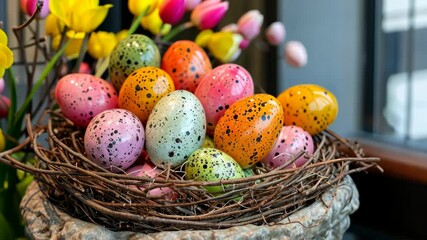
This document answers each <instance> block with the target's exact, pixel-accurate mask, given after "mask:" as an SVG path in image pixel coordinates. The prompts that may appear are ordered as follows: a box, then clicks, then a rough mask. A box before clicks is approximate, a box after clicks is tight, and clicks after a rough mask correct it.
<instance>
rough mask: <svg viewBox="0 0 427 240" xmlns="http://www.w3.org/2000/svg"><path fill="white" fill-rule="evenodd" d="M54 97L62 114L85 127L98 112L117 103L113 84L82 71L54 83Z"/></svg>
mask: <svg viewBox="0 0 427 240" xmlns="http://www.w3.org/2000/svg"><path fill="white" fill-rule="evenodd" d="M55 98H56V101H57V102H58V105H59V108H60V109H61V111H62V113H63V114H64V116H65V117H66V118H68V119H70V120H71V121H72V122H73V123H74V124H76V125H77V126H81V127H86V126H87V125H88V124H89V122H90V120H91V119H92V118H94V117H95V116H96V115H97V114H98V113H100V112H102V111H104V110H108V109H113V108H116V107H117V105H118V95H117V92H116V90H115V89H114V87H113V85H111V84H110V83H109V82H107V81H105V80H104V79H102V78H98V77H95V76H93V75H90V74H82V73H72V74H68V75H66V76H64V77H62V78H61V79H60V80H59V81H58V84H57V85H56V88H55Z"/></svg>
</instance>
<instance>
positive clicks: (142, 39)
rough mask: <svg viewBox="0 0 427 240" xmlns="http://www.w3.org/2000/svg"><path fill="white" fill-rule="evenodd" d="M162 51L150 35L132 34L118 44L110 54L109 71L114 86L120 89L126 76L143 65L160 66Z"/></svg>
mask: <svg viewBox="0 0 427 240" xmlns="http://www.w3.org/2000/svg"><path fill="white" fill-rule="evenodd" d="M160 60H161V57H160V52H159V49H158V48H157V45H156V44H155V43H154V42H153V40H151V39H150V38H149V37H147V36H145V35H142V34H132V35H130V36H128V37H127V38H125V39H123V40H122V41H120V42H119V44H117V46H116V48H115V49H114V50H113V52H112V53H111V56H110V63H109V66H108V72H109V75H110V78H111V81H112V83H113V85H114V87H115V88H116V89H117V90H120V87H121V86H122V84H123V82H124V81H125V80H126V78H127V77H128V76H129V75H130V74H131V73H132V72H133V71H135V70H137V69H139V68H141V67H147V66H154V67H160Z"/></svg>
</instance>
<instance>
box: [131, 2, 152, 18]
mask: <svg viewBox="0 0 427 240" xmlns="http://www.w3.org/2000/svg"><path fill="white" fill-rule="evenodd" d="M157 5H158V0H129V1H128V8H129V11H130V12H131V13H132V14H133V15H134V16H139V15H140V14H141V13H142V12H144V11H147V12H146V13H145V15H148V14H150V13H152V12H153V11H154V9H156V8H157ZM147 9H148V10H147Z"/></svg>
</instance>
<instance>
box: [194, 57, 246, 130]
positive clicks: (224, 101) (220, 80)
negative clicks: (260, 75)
mask: <svg viewBox="0 0 427 240" xmlns="http://www.w3.org/2000/svg"><path fill="white" fill-rule="evenodd" d="M194 94H195V95H196V97H197V98H198V99H199V100H200V102H201V103H202V105H203V108H204V109H205V112H206V121H207V124H208V129H207V132H208V134H212V135H213V133H214V130H215V126H216V123H217V122H218V120H219V118H220V117H221V116H222V115H224V112H225V110H226V109H228V108H229V107H230V106H231V105H232V104H233V103H234V102H236V101H237V100H239V99H241V98H244V97H247V96H251V95H253V94H254V83H253V80H252V77H251V75H250V74H249V73H248V71H246V69H245V68H243V67H242V66H239V65H237V64H231V63H230V64H223V65H220V66H218V67H216V68H214V69H213V70H212V71H211V72H209V73H208V74H206V76H205V77H204V78H203V79H202V81H201V82H200V84H199V86H198V87H197V88H196V92H195V93H194Z"/></svg>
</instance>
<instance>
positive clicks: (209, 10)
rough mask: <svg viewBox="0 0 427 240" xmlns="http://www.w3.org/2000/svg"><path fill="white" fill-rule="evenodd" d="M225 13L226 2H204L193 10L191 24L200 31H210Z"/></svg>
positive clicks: (218, 0) (212, 0)
mask: <svg viewBox="0 0 427 240" xmlns="http://www.w3.org/2000/svg"><path fill="white" fill-rule="evenodd" d="M227 11H228V1H225V2H221V0H206V1H203V2H201V3H200V4H199V5H197V6H196V8H194V10H193V12H192V13H191V22H193V24H194V25H196V26H197V27H198V28H199V29H200V30H204V29H211V28H213V27H215V26H216V25H217V24H218V23H219V22H220V21H221V19H222V18H223V17H224V15H225V13H226V12H227Z"/></svg>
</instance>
